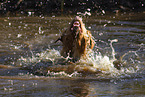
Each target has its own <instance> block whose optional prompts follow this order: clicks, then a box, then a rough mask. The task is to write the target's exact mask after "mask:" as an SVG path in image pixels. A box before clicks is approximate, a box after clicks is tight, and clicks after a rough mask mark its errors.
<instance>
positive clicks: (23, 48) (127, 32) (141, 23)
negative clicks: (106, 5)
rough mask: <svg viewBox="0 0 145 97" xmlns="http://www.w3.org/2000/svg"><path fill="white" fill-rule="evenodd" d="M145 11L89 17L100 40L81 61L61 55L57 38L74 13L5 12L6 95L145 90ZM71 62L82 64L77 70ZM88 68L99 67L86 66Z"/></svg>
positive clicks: (0, 83) (0, 79)
mask: <svg viewBox="0 0 145 97" xmlns="http://www.w3.org/2000/svg"><path fill="white" fill-rule="evenodd" d="M144 16H145V14H144V13H131V14H120V15H117V14H111V15H110V14H108V15H107V14H106V15H103V16H93V17H88V18H83V21H84V23H85V24H86V28H87V29H88V30H90V31H91V32H92V35H93V36H94V38H95V42H96V45H95V47H94V49H93V51H94V53H93V54H92V55H90V58H89V59H88V60H81V61H80V62H78V63H75V64H71V63H68V61H67V60H69V59H66V58H62V56H60V53H59V51H60V49H61V48H62V46H61V45H62V44H61V42H57V43H54V41H55V40H56V39H57V38H58V37H59V36H60V35H61V34H62V32H63V31H64V30H65V29H66V28H67V26H68V24H69V23H70V21H71V20H72V19H73V16H69V17H55V16H53V17H26V16H22V17H1V18H0V34H1V35H0V41H1V42H0V64H1V65H0V95H1V96H49V97H51V96H52V97H54V96H72V97H73V96H83V97H84V96H144V95H145V91H144V90H145V84H144V82H145V76H144V75H145V71H144V69H145V61H144V60H145V17H144ZM113 40H114V41H115V42H113ZM117 40H118V41H117ZM113 50H114V52H113ZM122 56H124V57H122ZM120 57H122V61H123V62H124V63H123V66H122V67H121V68H120V70H118V69H117V68H115V67H114V65H113V61H114V60H115V59H118V60H119V59H120ZM114 58H115V59H114ZM70 65H74V66H77V67H76V68H77V69H76V71H71V68H72V67H71V68H70V69H69V70H68V66H70ZM50 68H52V69H53V70H52V69H51V70H52V71H50V70H49V69H50ZM60 68H62V69H61V70H60V71H59V70H58V69H60ZM86 68H89V69H90V71H97V72H95V73H90V71H88V72H83V71H82V70H86ZM56 69H57V70H56ZM56 71H59V72H56Z"/></svg>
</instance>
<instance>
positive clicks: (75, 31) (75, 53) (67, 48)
mask: <svg viewBox="0 0 145 97" xmlns="http://www.w3.org/2000/svg"><path fill="white" fill-rule="evenodd" d="M58 40H60V41H61V42H62V44H63V48H62V50H61V52H60V53H61V55H62V56H64V57H67V56H69V57H72V58H73V59H74V60H76V61H77V60H79V59H80V58H82V57H83V58H85V57H86V53H87V51H88V49H93V47H94V45H95V42H94V40H93V37H92V34H91V32H90V31H88V30H87V29H86V28H85V25H84V23H83V21H82V18H80V17H79V16H76V17H75V18H74V19H73V20H72V22H71V24H70V27H68V29H66V30H65V31H64V32H63V34H62V35H61V37H60V38H59V39H58ZM58 40H57V41H58ZM57 41H56V42H57Z"/></svg>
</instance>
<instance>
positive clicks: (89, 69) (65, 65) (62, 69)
mask: <svg viewBox="0 0 145 97" xmlns="http://www.w3.org/2000/svg"><path fill="white" fill-rule="evenodd" d="M109 41H110V47H111V49H112V53H111V54H112V55H111V56H112V58H109V57H108V56H102V55H101V53H98V52H95V51H92V53H88V54H87V59H80V60H79V61H78V62H76V63H72V62H71V58H70V57H67V58H64V57H62V56H61V55H60V53H59V51H58V50H55V49H47V50H45V51H43V52H41V53H36V54H35V55H34V54H32V57H26V58H24V57H21V58H20V59H19V60H18V61H17V64H18V66H20V67H30V68H31V70H33V71H35V72H36V71H37V73H38V72H39V73H40V72H41V73H42V72H43V73H44V72H45V73H46V74H45V75H47V76H55V77H61V76H63V77H64V76H65V77H74V76H80V75H81V74H85V75H90V74H93V75H94V74H95V76H98V75H99V74H100V75H99V76H103V77H104V76H108V77H113V78H114V77H119V76H122V75H126V76H128V75H129V74H131V73H136V72H137V71H138V68H139V67H138V66H137V65H136V67H135V66H132V67H128V68H123V67H122V68H121V70H118V69H117V68H115V66H114V64H113V62H114V61H116V60H117V59H116V58H115V50H114V48H113V45H112V43H114V42H117V41H118V40H117V39H114V40H109ZM32 53H33V52H32ZM135 54H136V53H135ZM126 55H127V54H125V55H123V57H124V56H126ZM33 73H34V72H33ZM34 74H35V73H34Z"/></svg>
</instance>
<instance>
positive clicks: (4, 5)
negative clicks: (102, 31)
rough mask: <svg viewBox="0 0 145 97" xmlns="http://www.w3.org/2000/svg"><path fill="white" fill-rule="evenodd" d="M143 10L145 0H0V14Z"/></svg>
mask: <svg viewBox="0 0 145 97" xmlns="http://www.w3.org/2000/svg"><path fill="white" fill-rule="evenodd" d="M84 11H88V12H91V13H93V14H95V15H96V14H102V13H105V12H114V13H119V12H130V11H131V12H132V11H136V12H143V11H145V0H0V15H21V14H24V15H52V14H53V15H54V14H55V15H62V14H64V13H65V14H66V15H70V14H76V13H78V12H82V13H84Z"/></svg>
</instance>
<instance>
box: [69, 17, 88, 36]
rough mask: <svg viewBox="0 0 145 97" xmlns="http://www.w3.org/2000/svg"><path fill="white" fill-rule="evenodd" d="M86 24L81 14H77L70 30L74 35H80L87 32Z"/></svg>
mask: <svg viewBox="0 0 145 97" xmlns="http://www.w3.org/2000/svg"><path fill="white" fill-rule="evenodd" d="M85 30H86V29H85V26H84V24H83V22H82V18H80V17H79V16H76V17H75V18H74V19H73V20H72V22H71V25H70V32H72V34H73V35H75V36H76V35H78V34H82V33H84V32H85Z"/></svg>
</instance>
